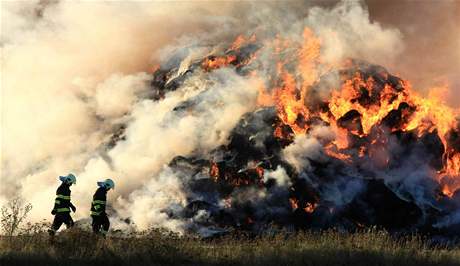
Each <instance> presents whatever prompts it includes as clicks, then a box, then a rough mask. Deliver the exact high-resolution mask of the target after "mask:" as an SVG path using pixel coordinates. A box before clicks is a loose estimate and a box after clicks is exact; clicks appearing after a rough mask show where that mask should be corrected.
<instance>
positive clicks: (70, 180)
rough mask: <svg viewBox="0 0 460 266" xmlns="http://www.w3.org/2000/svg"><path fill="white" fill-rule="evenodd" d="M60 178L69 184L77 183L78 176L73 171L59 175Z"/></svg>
mask: <svg viewBox="0 0 460 266" xmlns="http://www.w3.org/2000/svg"><path fill="white" fill-rule="evenodd" d="M59 180H61V181H62V182H64V183H67V184H69V185H70V184H76V183H77V178H76V177H75V175H74V174H72V173H70V174H68V175H66V176H59Z"/></svg>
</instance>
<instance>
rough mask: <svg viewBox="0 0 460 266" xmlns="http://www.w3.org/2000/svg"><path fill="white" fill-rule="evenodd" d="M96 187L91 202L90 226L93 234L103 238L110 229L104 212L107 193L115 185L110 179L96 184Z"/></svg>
mask: <svg viewBox="0 0 460 266" xmlns="http://www.w3.org/2000/svg"><path fill="white" fill-rule="evenodd" d="M97 185H98V186H99V188H98V189H97V190H96V193H94V196H93V202H92V203H91V218H92V219H93V223H92V226H93V232H94V233H95V234H102V236H104V237H105V236H106V234H107V232H108V231H109V227H110V222H109V218H108V217H107V213H106V212H105V206H106V203H107V191H109V190H110V189H114V188H115V183H114V182H113V180H112V179H106V180H105V181H102V182H97Z"/></svg>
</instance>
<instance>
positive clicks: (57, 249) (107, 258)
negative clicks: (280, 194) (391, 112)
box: [0, 229, 460, 266]
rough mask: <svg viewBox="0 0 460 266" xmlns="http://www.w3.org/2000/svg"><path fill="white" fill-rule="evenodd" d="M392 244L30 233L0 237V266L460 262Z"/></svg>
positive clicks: (422, 245)
mask: <svg viewBox="0 0 460 266" xmlns="http://www.w3.org/2000/svg"><path fill="white" fill-rule="evenodd" d="M428 243H429V241H428V240H426V239H424V238H423V237H420V236H410V237H403V238H399V239H396V238H395V237H394V236H390V235H389V234H388V233H386V232H384V231H379V230H366V231H363V232H358V233H354V234H345V233H339V232H337V231H324V232H301V233H286V232H279V233H274V234H266V235H264V236H258V237H254V236H248V235H244V234H241V233H239V234H230V235H227V236H223V237H220V238H215V239H199V238H196V237H179V236H177V235H172V234H164V233H160V232H158V231H149V232H144V233H141V234H135V235H134V234H133V235H129V236H124V237H115V236H113V235H112V236H111V237H107V239H102V238H95V237H94V236H92V235H91V234H90V233H87V232H83V231H80V230H78V229H75V230H71V231H67V232H63V233H60V234H59V235H57V236H56V237H55V238H54V240H50V238H49V237H48V236H47V235H46V233H34V234H29V235H23V236H16V237H12V238H8V237H3V238H1V240H0V265H2V266H3V265H34V266H35V265H37V266H38V265H47V266H53V265H104V266H108V265H363V266H364V265H366V266H367V265H414V266H415V265H417V266H418V265H442V266H447V265H460V247H459V246H451V247H442V246H435V245H432V244H431V245H429V244H428Z"/></svg>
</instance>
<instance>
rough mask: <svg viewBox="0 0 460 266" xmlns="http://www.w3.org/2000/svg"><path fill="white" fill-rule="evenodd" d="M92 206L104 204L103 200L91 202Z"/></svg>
mask: <svg viewBox="0 0 460 266" xmlns="http://www.w3.org/2000/svg"><path fill="white" fill-rule="evenodd" d="M93 204H105V201H104V200H93Z"/></svg>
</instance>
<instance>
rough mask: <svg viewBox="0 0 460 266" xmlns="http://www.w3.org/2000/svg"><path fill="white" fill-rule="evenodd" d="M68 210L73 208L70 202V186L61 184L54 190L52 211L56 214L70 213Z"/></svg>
mask: <svg viewBox="0 0 460 266" xmlns="http://www.w3.org/2000/svg"><path fill="white" fill-rule="evenodd" d="M70 208H75V207H74V206H73V204H72V203H71V202H70V186H69V185H68V184H66V183H62V184H61V185H60V186H59V187H58V189H57V190H56V199H55V200H54V208H53V211H55V212H56V213H63V212H70Z"/></svg>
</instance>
